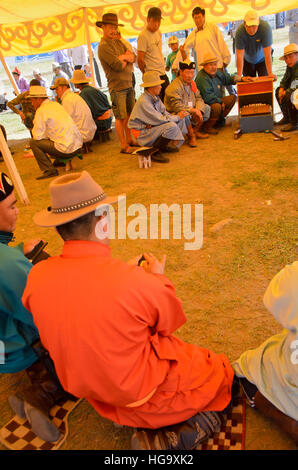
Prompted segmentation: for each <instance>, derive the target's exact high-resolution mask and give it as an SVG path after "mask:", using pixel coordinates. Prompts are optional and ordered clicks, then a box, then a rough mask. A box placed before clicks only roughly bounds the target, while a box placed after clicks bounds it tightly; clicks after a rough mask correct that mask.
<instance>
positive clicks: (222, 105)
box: [221, 101, 226, 111]
mask: <svg viewBox="0 0 298 470" xmlns="http://www.w3.org/2000/svg"><path fill="white" fill-rule="evenodd" d="M225 107H226V105H225V103H224V101H222V102H221V109H222V110H223V111H224V110H225Z"/></svg>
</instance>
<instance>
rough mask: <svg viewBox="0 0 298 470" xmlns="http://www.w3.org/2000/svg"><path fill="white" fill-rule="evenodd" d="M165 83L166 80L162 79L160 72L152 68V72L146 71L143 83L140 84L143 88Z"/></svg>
mask: <svg viewBox="0 0 298 470" xmlns="http://www.w3.org/2000/svg"><path fill="white" fill-rule="evenodd" d="M162 83H164V80H161V78H160V74H159V72H157V71H155V70H151V71H150V72H145V73H144V75H143V83H141V84H140V86H142V87H143V88H149V87H152V86H157V85H161V84H162Z"/></svg>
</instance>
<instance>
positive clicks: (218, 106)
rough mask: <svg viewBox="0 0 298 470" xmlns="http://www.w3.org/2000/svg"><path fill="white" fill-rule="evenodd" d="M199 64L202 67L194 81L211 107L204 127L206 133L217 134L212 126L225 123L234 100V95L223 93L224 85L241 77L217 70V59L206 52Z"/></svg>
mask: <svg viewBox="0 0 298 470" xmlns="http://www.w3.org/2000/svg"><path fill="white" fill-rule="evenodd" d="M200 65H202V66H203V68H202V69H201V70H200V71H199V73H198V75H197V76H196V79H195V82H196V85H197V87H198V89H199V90H200V92H201V95H202V98H203V100H204V101H205V103H208V104H209V105H210V107H211V114H210V119H209V120H208V122H206V124H205V125H204V129H205V131H206V132H208V134H218V131H217V130H216V129H215V128H214V127H215V126H216V127H222V126H224V125H225V118H226V116H227V115H228V114H229V112H230V111H231V110H232V108H233V106H234V104H235V102H236V96H235V95H229V96H225V95H224V87H226V86H228V85H232V84H234V83H236V82H237V81H240V80H241V77H239V76H238V75H230V74H228V73H227V72H225V71H222V70H219V69H218V68H217V59H216V57H215V56H212V55H211V54H206V55H205V57H204V60H203V62H202V63H201V64H200Z"/></svg>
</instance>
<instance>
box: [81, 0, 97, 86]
mask: <svg viewBox="0 0 298 470" xmlns="http://www.w3.org/2000/svg"><path fill="white" fill-rule="evenodd" d="M83 13H84V24H85V31H86V39H87V45H88V53H89V63H90V68H91V80H92V85H93V86H95V75H94V65H93V54H92V46H91V41H90V33H89V25H88V10H87V8H86V7H83Z"/></svg>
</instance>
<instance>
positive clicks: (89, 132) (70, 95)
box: [61, 90, 97, 142]
mask: <svg viewBox="0 0 298 470" xmlns="http://www.w3.org/2000/svg"><path fill="white" fill-rule="evenodd" d="M61 101H62V106H63V108H64V109H65V110H66V111H67V112H68V114H69V115H70V116H71V118H72V119H73V121H74V123H75V125H76V126H77V128H78V129H79V131H80V133H81V135H82V138H83V142H91V140H92V139H93V137H94V134H95V131H96V129H97V127H96V124H95V122H94V120H93V117H92V114H91V111H90V108H89V106H88V105H87V103H86V101H85V100H83V98H82V97H81V96H80V95H78V94H77V93H74V92H73V91H71V90H66V91H65V92H64V93H63V95H62V97H61Z"/></svg>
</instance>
